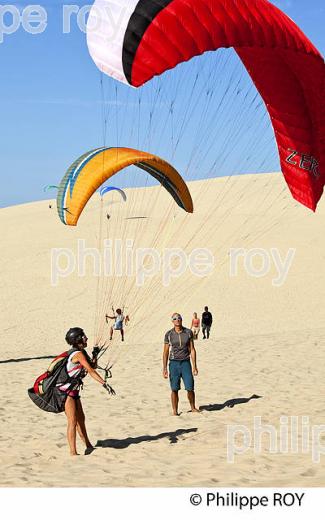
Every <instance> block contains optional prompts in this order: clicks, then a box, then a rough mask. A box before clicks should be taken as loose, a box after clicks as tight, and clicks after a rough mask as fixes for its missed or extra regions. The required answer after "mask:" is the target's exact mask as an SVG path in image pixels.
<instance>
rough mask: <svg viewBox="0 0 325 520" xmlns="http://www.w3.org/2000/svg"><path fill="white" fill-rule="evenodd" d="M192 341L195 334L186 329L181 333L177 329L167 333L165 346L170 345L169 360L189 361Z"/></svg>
mask: <svg viewBox="0 0 325 520" xmlns="http://www.w3.org/2000/svg"><path fill="white" fill-rule="evenodd" d="M192 339H193V332H192V331H191V330H190V329H186V328H185V327H183V328H182V330H181V332H176V330H175V329H171V330H169V331H168V332H166V334H165V344H168V345H169V349H170V350H169V359H170V360H176V361H184V360H185V359H189V357H190V349H191V340H192Z"/></svg>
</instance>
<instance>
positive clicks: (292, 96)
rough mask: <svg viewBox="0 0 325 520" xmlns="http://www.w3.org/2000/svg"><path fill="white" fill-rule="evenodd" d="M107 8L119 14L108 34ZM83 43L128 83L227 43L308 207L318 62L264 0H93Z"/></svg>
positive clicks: (316, 169)
mask: <svg viewBox="0 0 325 520" xmlns="http://www.w3.org/2000/svg"><path fill="white" fill-rule="evenodd" d="M111 12H114V13H117V14H118V12H119V14H120V23H119V29H118V31H117V32H116V34H115V35H114V37H112V35H111V19H110V15H109V14H110V13H111ZM108 35H109V36H110V37H109V38H108V37H107V36H108ZM87 42H88V48H89V52H90V54H91V56H92V58H93V60H94V62H95V63H96V65H97V66H98V67H99V69H100V70H101V71H102V72H104V73H105V74H107V75H108V76H111V77H112V78H114V79H116V80H118V81H121V82H123V83H126V84H129V85H131V86H133V87H140V86H142V85H143V84H144V83H146V82H148V81H150V80H151V79H152V78H154V77H155V76H158V75H161V74H163V73H164V72H165V71H167V70H170V69H173V68H174V67H176V65H178V64H180V63H182V62H185V61H188V60H190V59H191V58H193V57H195V56H199V55H201V54H203V53H205V52H206V51H215V50H217V49H219V48H221V47H233V48H234V50H235V51H236V53H237V54H238V56H239V57H240V59H241V61H242V62H243V64H244V66H245V67H246V69H247V71H248V73H249V74H250V76H251V78H252V80H253V82H254V84H255V86H256V88H257V89H258V91H259V93H260V95H261V97H262V98H263V100H264V102H265V105H266V107H267V110H268V113H269V116H270V119H271V122H272V125H273V129H274V133H275V138H276V141H277V146H278V152H279V158H280V164H281V170H282V172H283V175H284V177H285V180H286V182H287V184H288V187H289V189H290V191H291V193H292V196H293V197H294V198H295V199H296V200H297V201H299V202H300V203H302V204H304V205H305V206H307V207H308V208H310V209H312V210H315V209H316V206H317V203H318V201H319V199H320V198H321V196H322V193H323V189H324V184H325V168H324V164H325V144H324V134H325V107H324V101H323V95H324V87H325V65H324V60H323V58H322V56H321V54H320V53H319V52H318V50H317V49H316V48H315V47H314V46H313V44H312V43H311V42H310V41H309V39H308V38H307V37H306V36H305V35H304V33H303V32H302V31H301V30H300V29H299V27H298V26H297V25H296V24H295V23H294V22H293V21H292V20H291V19H290V18H289V17H288V16H287V15H286V14H284V13H283V12H282V11H281V10H280V9H278V8H277V7H275V6H274V5H273V4H271V3H270V2H268V1H267V0H241V1H240V2H239V1H238V0H215V1H214V2H211V0H186V1H185V0H161V1H159V2H150V1H147V0H140V1H139V0H114V1H113V0H97V1H96V2H95V4H94V6H93V7H92V9H91V11H90V15H89V19H88V25H87Z"/></svg>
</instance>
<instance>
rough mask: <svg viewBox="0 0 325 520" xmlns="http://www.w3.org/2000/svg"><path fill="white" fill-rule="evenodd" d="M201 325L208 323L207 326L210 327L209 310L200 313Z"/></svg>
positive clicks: (210, 316)
mask: <svg viewBox="0 0 325 520" xmlns="http://www.w3.org/2000/svg"><path fill="white" fill-rule="evenodd" d="M202 325H208V327H211V325H212V314H211V312H209V311H205V312H204V313H203V314H202Z"/></svg>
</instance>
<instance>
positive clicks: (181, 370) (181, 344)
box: [163, 312, 199, 415]
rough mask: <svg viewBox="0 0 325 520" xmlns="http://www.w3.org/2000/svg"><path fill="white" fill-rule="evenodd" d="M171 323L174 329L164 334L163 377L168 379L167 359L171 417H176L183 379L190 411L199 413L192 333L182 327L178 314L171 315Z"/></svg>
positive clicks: (196, 371)
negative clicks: (196, 397) (196, 403)
mask: <svg viewBox="0 0 325 520" xmlns="http://www.w3.org/2000/svg"><path fill="white" fill-rule="evenodd" d="M172 322H173V325H174V328H172V329H171V330H169V331H168V332H166V334H165V344H164V353H163V376H164V378H165V379H167V378H168V370H167V364H168V359H169V380H170V387H171V391H172V394H171V401H172V409H173V415H178V391H179V390H180V387H181V385H180V383H181V379H183V383H184V386H185V390H187V397H188V400H189V403H190V406H191V411H192V412H199V410H198V409H197V408H196V407H195V393H194V379H193V375H194V376H197V375H198V369H197V366H196V351H195V348H194V342H193V333H192V331H191V330H190V329H186V328H185V327H183V324H182V316H181V315H180V314H178V312H175V313H174V314H173V315H172ZM191 361H192V365H191ZM192 367H193V370H192Z"/></svg>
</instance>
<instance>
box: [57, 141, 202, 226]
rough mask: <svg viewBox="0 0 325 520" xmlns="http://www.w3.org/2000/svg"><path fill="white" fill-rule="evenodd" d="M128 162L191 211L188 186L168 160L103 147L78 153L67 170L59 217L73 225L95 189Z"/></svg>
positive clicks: (191, 203) (129, 150)
mask: <svg viewBox="0 0 325 520" xmlns="http://www.w3.org/2000/svg"><path fill="white" fill-rule="evenodd" d="M131 165H134V166H137V167H138V168H140V169H142V170H145V171H146V172H147V173H149V174H150V175H152V176H153V177H154V178H155V179H157V180H158V181H159V182H160V183H161V185H162V186H164V188H165V189H166V190H167V191H168V192H169V193H170V194H171V195H172V197H173V198H174V200H175V202H176V203H177V204H178V205H179V206H180V207H181V208H182V209H184V210H185V211H186V212H188V213H193V202H192V197H191V194H190V192H189V189H188V187H187V185H186V183H185V181H184V180H183V179H182V177H181V176H180V174H179V173H178V172H177V170H175V168H174V167H173V166H171V164H169V163H168V162H166V161H164V159H161V158H160V157H157V156H156V155H153V154H150V153H147V152H142V151H140V150H133V149H132V148H106V147H105V148H97V149H96V150H91V151H90V152H87V153H86V154H84V155H82V156H81V157H79V158H78V159H77V160H76V161H75V162H74V163H73V164H72V165H71V166H70V168H69V169H68V170H67V172H66V174H65V176H64V177H63V179H62V181H61V184H60V186H59V191H58V197H57V208H58V214H59V217H60V219H61V221H62V222H63V223H64V224H66V225H68V226H76V225H77V222H78V219H79V217H80V215H81V213H82V211H83V209H84V207H85V205H86V204H87V202H88V200H89V199H90V198H91V196H92V195H93V194H94V193H95V191H96V190H97V189H98V188H99V187H100V186H101V185H102V184H103V183H104V182H106V181H107V180H108V179H109V178H110V177H112V176H113V175H115V174H116V173H118V172H120V171H121V170H123V169H124V168H127V167H128V166H131Z"/></svg>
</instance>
